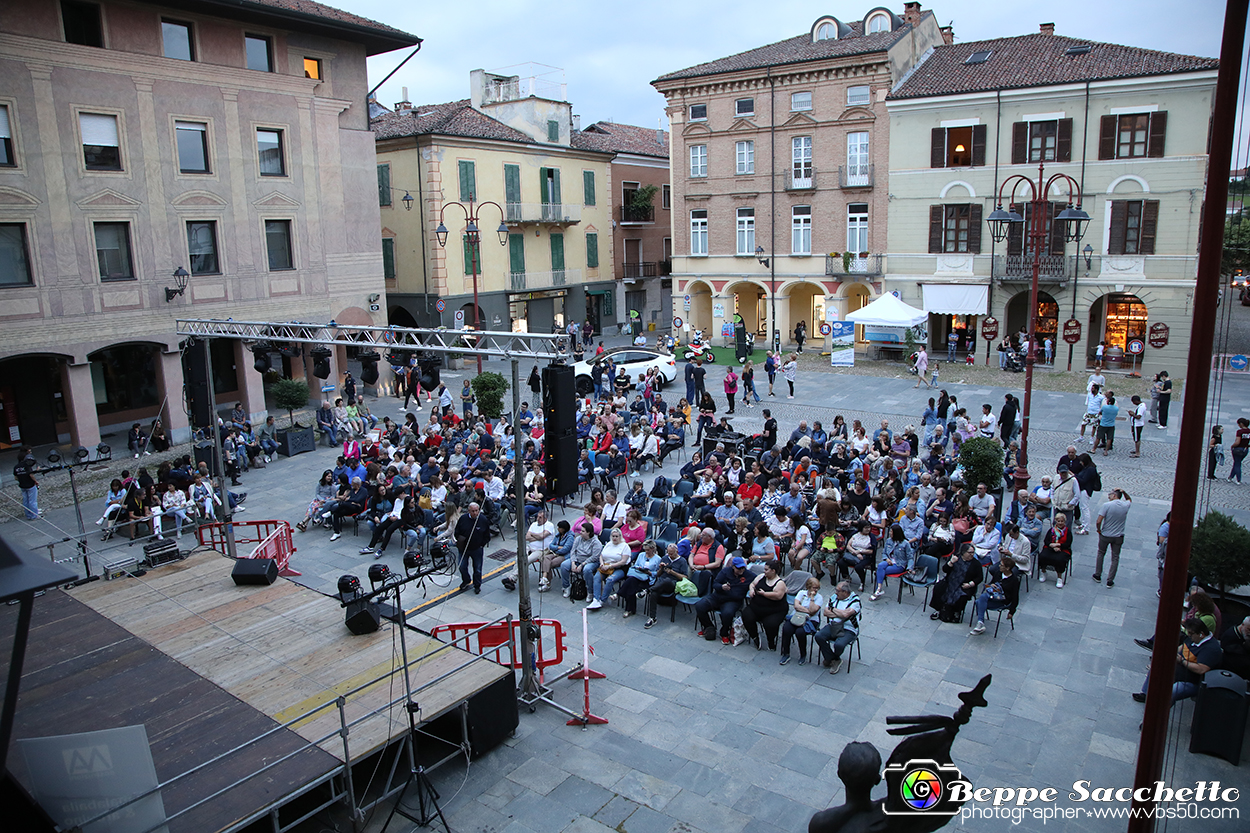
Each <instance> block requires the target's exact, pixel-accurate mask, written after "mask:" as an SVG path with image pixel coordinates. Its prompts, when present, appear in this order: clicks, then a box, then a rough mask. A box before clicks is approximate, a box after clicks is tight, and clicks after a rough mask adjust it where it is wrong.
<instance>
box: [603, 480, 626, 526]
mask: <svg viewBox="0 0 1250 833" xmlns="http://www.w3.org/2000/svg"><path fill="white" fill-rule="evenodd" d="M603 499H604V504H603V511H602V512H601V514H602V515H603V525H604V526H606V527H609V528H611V527H613V526H620V524H621V522H622V521H624V520H625V513H626V512H628V511H629V507H628V506H626V505H625V504H624V503H623V502H622V501H619V500H617V499H616V492H615V491H612V490H611V489H609V490H608V493H607V494H606V495H604V497H603Z"/></svg>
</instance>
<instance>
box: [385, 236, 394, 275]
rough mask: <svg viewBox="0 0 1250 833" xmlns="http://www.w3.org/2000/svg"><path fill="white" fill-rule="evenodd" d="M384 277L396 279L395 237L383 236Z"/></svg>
mask: <svg viewBox="0 0 1250 833" xmlns="http://www.w3.org/2000/svg"><path fill="white" fill-rule="evenodd" d="M382 277H383V278H385V279H386V280H388V281H393V280H395V238H394V237H383V238H382Z"/></svg>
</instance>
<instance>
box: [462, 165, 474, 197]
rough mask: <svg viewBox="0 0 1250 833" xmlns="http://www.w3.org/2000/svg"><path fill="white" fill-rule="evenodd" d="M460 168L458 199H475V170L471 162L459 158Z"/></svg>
mask: <svg viewBox="0 0 1250 833" xmlns="http://www.w3.org/2000/svg"><path fill="white" fill-rule="evenodd" d="M459 168H460V199H461V200H463V201H468V200H476V199H477V171H476V169H475V166H474V164H473V162H471V161H468V160H465V159H461V160H460V163H459Z"/></svg>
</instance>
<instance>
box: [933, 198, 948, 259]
mask: <svg viewBox="0 0 1250 833" xmlns="http://www.w3.org/2000/svg"><path fill="white" fill-rule="evenodd" d="M944 211H945V206H941V205H931V206H929V254H931V255H937V254H941V253H942V214H943V212H944Z"/></svg>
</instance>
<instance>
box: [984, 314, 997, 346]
mask: <svg viewBox="0 0 1250 833" xmlns="http://www.w3.org/2000/svg"><path fill="white" fill-rule="evenodd" d="M981 338H983V339H985V340H986V341H993V340H994V339H996V338H998V319H997V318H995V317H994V316H992V315H991V316H990V317H989V318H986V319H985V320H984V321H982V322H981Z"/></svg>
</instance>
